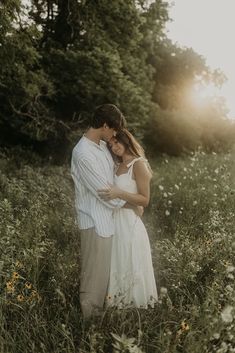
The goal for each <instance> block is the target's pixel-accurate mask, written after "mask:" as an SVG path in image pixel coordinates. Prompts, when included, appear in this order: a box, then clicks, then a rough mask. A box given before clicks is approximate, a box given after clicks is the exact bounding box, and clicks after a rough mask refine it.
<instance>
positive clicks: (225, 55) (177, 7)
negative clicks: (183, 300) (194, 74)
mask: <svg viewBox="0 0 235 353" xmlns="http://www.w3.org/2000/svg"><path fill="white" fill-rule="evenodd" d="M169 2H170V1H169ZM171 3H172V7H171V9H170V12H169V14H170V17H171V19H172V20H173V21H172V22H171V23H169V24H168V26H167V31H168V37H169V38H171V39H172V40H173V42H177V43H178V44H179V45H180V46H186V47H192V48H193V49H194V50H195V51H196V52H197V53H198V54H200V55H202V56H204V57H205V58H206V62H207V65H208V66H210V67H211V68H212V69H215V68H220V69H221V70H222V71H223V72H224V73H225V75H226V76H227V79H228V81H227V82H226V84H224V86H223V87H222V89H221V91H219V92H218V90H217V91H215V92H214V91H213V92H212V89H211V88H208V90H207V91H206V92H207V93H206V94H210V95H211V94H218V95H221V96H225V98H226V100H227V106H228V109H229V114H228V115H229V116H230V117H233V118H235V41H234V34H235V0H174V2H171ZM204 94H205V92H204Z"/></svg>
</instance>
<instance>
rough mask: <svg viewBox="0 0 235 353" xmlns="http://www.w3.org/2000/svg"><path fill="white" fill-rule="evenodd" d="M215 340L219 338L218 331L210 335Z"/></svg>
mask: <svg viewBox="0 0 235 353" xmlns="http://www.w3.org/2000/svg"><path fill="white" fill-rule="evenodd" d="M212 337H213V338H214V339H215V340H218V339H219V338H220V334H219V333H214V335H213V336H212Z"/></svg>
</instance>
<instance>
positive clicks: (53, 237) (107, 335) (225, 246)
mask: <svg viewBox="0 0 235 353" xmlns="http://www.w3.org/2000/svg"><path fill="white" fill-rule="evenodd" d="M0 166H1V168H0V169H1V172H0V194H1V197H0V213H1V218H0V352H1V353H3V352H4V353H21V352H22V353H34V352H35V353H41V352H47V353H48V352H53V353H62V352H66V353H75V352H76V353H78V352H84V353H85V352H112V351H113V352H159V353H160V352H161V353H163V352H165V353H174V352H185V353H186V352H187V353H189V352H190V353H202V352H203V353H204V352H205V353H206V352H208V353H212V352H217V353H223V352H235V336H234V315H235V295H234V294H235V293H234V292H235V290H234V275H235V264H234V255H235V232H234V230H235V222H234V209H235V199H234V192H235V173H234V171H235V162H234V154H232V153H231V154H226V155H218V154H215V153H214V154H210V155H207V154H204V153H203V152H197V153H194V154H192V155H190V156H185V157H180V158H172V157H171V158H169V157H167V156H166V157H164V156H163V157H161V158H158V159H156V160H154V161H152V167H153V169H154V178H153V182H152V198H151V204H150V207H149V208H148V210H146V212H145V215H144V220H145V224H146V227H147V229H148V232H149V235H150V240H151V246H152V256H153V261H154V269H155V275H156V279H157V285H158V290H159V294H160V300H159V303H158V305H157V306H156V308H155V309H148V310H137V309H132V310H130V309H128V310H123V311H121V310H115V309H109V310H108V311H106V312H105V315H104V316H103V317H102V318H99V319H96V320H95V319H94V320H93V321H91V322H88V323H84V322H83V321H82V318H81V312H80V307H79V232H78V230H77V228H76V226H75V225H74V208H73V184H72V181H71V178H70V174H69V166H64V167H58V166H52V165H50V164H47V165H43V161H41V160H39V159H38V157H36V156H35V155H34V154H32V153H26V152H22V151H13V152H11V153H9V152H7V151H2V152H1V156H0Z"/></svg>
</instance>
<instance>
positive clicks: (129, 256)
mask: <svg viewBox="0 0 235 353" xmlns="http://www.w3.org/2000/svg"><path fill="white" fill-rule="evenodd" d="M141 158H142V157H140V158H136V159H134V160H133V161H132V162H131V163H129V164H128V165H127V167H128V168H129V169H128V172H127V173H126V174H121V175H119V176H117V175H116V176H115V184H116V185H117V186H118V187H119V188H121V189H123V190H125V191H128V192H131V193H137V192H138V191H137V185H136V181H135V180H134V179H132V170H133V165H134V163H135V162H136V161H137V160H139V159H141ZM114 221H115V235H114V236H113V243H112V256H111V271H110V282H109V288H108V295H107V306H117V307H118V308H126V307H138V308H147V307H148V306H151V307H153V306H154V304H155V303H156V301H157V298H158V297H157V289H156V283H155V278H154V272H153V265H152V256H151V249H150V244H149V238H148V234H147V231H146V228H145V226H144V224H143V222H142V220H141V218H140V217H138V216H137V215H136V214H135V212H134V211H133V210H131V209H127V208H121V209H118V210H115V211H114Z"/></svg>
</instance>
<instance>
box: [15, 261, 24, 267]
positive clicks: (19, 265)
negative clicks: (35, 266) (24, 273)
mask: <svg viewBox="0 0 235 353" xmlns="http://www.w3.org/2000/svg"><path fill="white" fill-rule="evenodd" d="M16 267H18V268H23V267H24V265H23V264H22V263H21V262H20V261H16Z"/></svg>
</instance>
